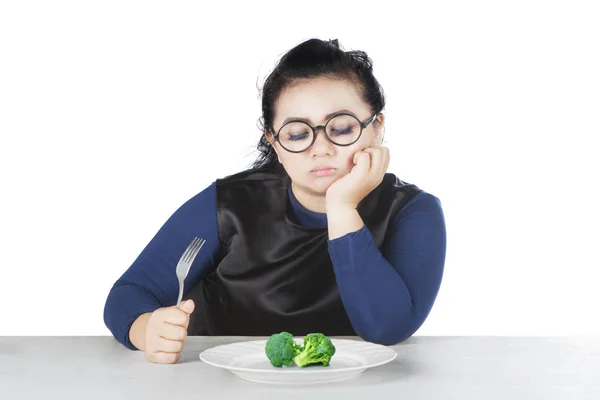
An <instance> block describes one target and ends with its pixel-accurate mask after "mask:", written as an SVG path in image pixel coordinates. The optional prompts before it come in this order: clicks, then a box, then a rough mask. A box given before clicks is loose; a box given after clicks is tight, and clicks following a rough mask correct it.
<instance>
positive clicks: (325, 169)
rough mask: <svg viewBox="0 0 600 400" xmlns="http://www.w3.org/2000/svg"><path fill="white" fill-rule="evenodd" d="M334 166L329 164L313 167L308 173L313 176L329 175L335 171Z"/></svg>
mask: <svg viewBox="0 0 600 400" xmlns="http://www.w3.org/2000/svg"><path fill="white" fill-rule="evenodd" d="M335 170H336V169H335V168H333V167H330V166H322V167H316V168H313V169H312V170H311V171H310V173H311V174H312V175H315V176H329V175H332V174H333V173H334V172H335Z"/></svg>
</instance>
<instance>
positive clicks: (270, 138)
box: [265, 129, 281, 163]
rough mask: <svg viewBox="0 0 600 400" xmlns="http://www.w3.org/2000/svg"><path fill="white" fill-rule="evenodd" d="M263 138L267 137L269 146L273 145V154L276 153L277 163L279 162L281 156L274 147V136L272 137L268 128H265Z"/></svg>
mask: <svg viewBox="0 0 600 400" xmlns="http://www.w3.org/2000/svg"><path fill="white" fill-rule="evenodd" d="M265 138H267V142H269V144H270V145H271V147H273V150H275V154H277V160H278V161H279V163H281V157H279V152H278V151H277V148H276V147H275V138H273V134H272V133H271V132H270V131H269V130H268V129H265Z"/></svg>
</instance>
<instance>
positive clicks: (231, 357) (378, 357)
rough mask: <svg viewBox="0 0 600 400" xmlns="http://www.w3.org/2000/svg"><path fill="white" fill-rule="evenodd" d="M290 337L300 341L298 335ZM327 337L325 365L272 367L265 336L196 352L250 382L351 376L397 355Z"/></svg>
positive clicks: (305, 381)
mask: <svg viewBox="0 0 600 400" xmlns="http://www.w3.org/2000/svg"><path fill="white" fill-rule="evenodd" d="M294 340H295V341H296V343H298V344H303V339H302V338H300V337H295V338H294ZM331 341H332V342H333V345H334V346H335V349H336V352H335V354H334V356H333V357H332V358H331V362H330V363H329V366H327V367H325V366H323V365H315V366H308V367H304V368H300V367H298V366H297V365H295V364H292V365H291V366H288V367H274V366H272V365H271V363H270V361H269V359H268V358H267V356H266V355H265V344H266V343H267V340H266V339H265V340H253V341H248V342H236V343H231V344H224V345H220V346H215V347H212V348H210V349H207V350H205V351H203V352H202V353H200V360H202V361H204V362H205V363H207V364H210V365H213V366H215V367H219V368H225V369H227V370H229V371H231V372H232V373H234V374H235V375H237V376H238V377H239V378H241V379H245V380H248V381H252V382H259V383H271V384H282V385H289V384H302V385H305V384H316V383H326V382H337V381H343V380H346V379H351V378H354V377H355V376H357V375H359V374H361V373H362V372H363V371H364V370H366V369H367V368H373V367H377V366H379V365H383V364H386V363H389V362H390V361H392V360H394V359H395V358H396V356H397V353H396V351H395V350H394V349H392V348H390V347H386V346H382V345H379V344H375V343H370V342H364V341H357V340H346V339H334V338H332V339H331Z"/></svg>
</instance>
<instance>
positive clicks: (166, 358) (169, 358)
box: [147, 351, 181, 364]
mask: <svg viewBox="0 0 600 400" xmlns="http://www.w3.org/2000/svg"><path fill="white" fill-rule="evenodd" d="M180 357H181V353H165V352H164V351H157V352H155V353H150V354H149V355H148V356H147V358H148V360H149V361H151V362H153V363H157V364H174V363H176V362H177V361H179V358H180Z"/></svg>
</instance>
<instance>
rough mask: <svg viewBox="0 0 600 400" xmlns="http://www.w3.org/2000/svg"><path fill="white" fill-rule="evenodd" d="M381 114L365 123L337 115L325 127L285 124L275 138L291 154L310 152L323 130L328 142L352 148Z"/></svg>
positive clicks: (343, 115)
mask: <svg viewBox="0 0 600 400" xmlns="http://www.w3.org/2000/svg"><path fill="white" fill-rule="evenodd" d="M378 114H379V113H375V114H374V115H373V116H372V117H371V118H369V119H368V120H366V121H365V122H361V121H360V120H359V119H358V118H356V117H355V116H354V115H352V114H346V113H344V114H337V115H334V116H333V117H331V118H330V119H329V120H328V121H327V122H326V123H325V125H317V126H314V127H313V126H311V125H309V124H308V123H306V122H305V121H301V120H292V121H289V122H287V123H285V124H284V125H283V126H282V127H281V128H279V131H277V133H276V134H275V133H274V132H273V130H271V133H272V134H273V138H274V139H275V140H276V141H277V142H279V144H280V145H281V147H283V148H284V149H285V150H287V151H289V152H290V153H302V152H303V151H306V150H308V149H309V148H310V147H311V146H312V145H313V143H314V142H315V140H316V139H317V132H318V131H319V130H321V129H322V130H323V131H324V132H325V137H326V138H327V140H328V141H329V142H331V143H333V144H335V145H337V146H350V145H351V144H354V143H356V141H358V139H360V135H361V134H362V131H363V129H365V128H366V127H367V126H369V124H371V123H372V122H373V121H374V120H375V118H376V117H377V115H378Z"/></svg>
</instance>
